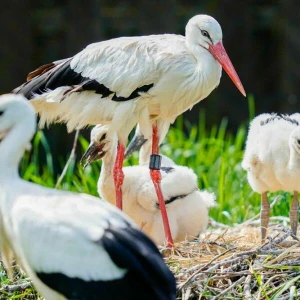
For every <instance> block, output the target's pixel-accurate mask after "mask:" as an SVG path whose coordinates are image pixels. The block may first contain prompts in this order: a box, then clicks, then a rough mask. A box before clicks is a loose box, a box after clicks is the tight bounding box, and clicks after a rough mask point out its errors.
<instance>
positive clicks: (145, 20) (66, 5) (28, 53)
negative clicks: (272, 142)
mask: <svg viewBox="0 0 300 300" xmlns="http://www.w3.org/2000/svg"><path fill="white" fill-rule="evenodd" d="M299 9H300V2H299V1H297V0H243V1H238V0H202V1H190V0H181V1H175V0H168V1H153V0H148V1H133V0H127V1H116V0H109V1H108V0H84V1H83V0H76V1H74V0H73V1H71V0H59V1H58V0H44V1H37V0H22V1H20V0H1V11H0V20H1V24H0V36H1V46H0V70H1V71H0V93H6V92H9V91H11V90H12V89H13V88H14V87H16V86H18V85H20V84H21V83H22V82H24V81H25V78H26V75H27V73H28V72H29V71H31V70H33V69H35V68H36V67H38V66H40V65H41V64H44V63H48V62H51V61H53V60H57V59H61V58H65V57H69V56H72V55H74V54H75V53H77V52H78V51H80V50H81V49H82V48H84V47H85V46H86V45H87V44H89V43H92V42H95V41H101V40H105V39H109V38H114V37H118V36H125V35H128V36H130V35H143V34H151V33H153V34H155V33H178V34H184V29H185V25H186V23H187V21H188V20H189V19H190V18H191V17H192V16H194V15H196V14H209V15H212V16H213V17H215V18H216V19H217V20H218V21H219V23H220V24H221V26H222V29H223V35H224V40H223V41H224V45H225V48H226V49H227V52H228V54H229V56H230V58H231V60H232V62H233V64H234V66H235V68H236V70H237V72H238V74H239V76H240V78H241V80H242V82H243V85H244V87H245V89H246V91H247V92H248V93H252V94H253V95H254V98H255V102H256V113H260V112H271V111H278V112H285V113H289V112H295V111H298V110H299V107H300V104H299V91H300V84H299V82H298V81H299V78H300V76H299V72H300V68H299V65H300V56H299V55H298V52H299V46H300V32H299V28H300V17H299ZM199 110H205V112H206V122H207V124H208V126H211V125H213V124H219V123H220V120H221V119H222V118H223V117H227V118H228V129H229V130H230V131H232V132H236V131H237V128H238V127H239V125H240V124H241V123H243V122H244V121H245V120H246V119H247V118H248V103H247V100H246V99H245V98H243V97H242V96H241V95H240V94H239V92H238V90H237V89H236V88H235V86H234V85H233V83H232V82H231V80H230V79H229V78H228V76H227V75H226V74H223V78H222V80H221V84H220V86H219V87H218V88H217V89H216V90H215V91H213V92H212V93H211V95H210V96H209V97H208V98H207V99H205V101H202V102H201V103H199V104H198V105H196V106H195V107H194V108H193V110H192V111H190V112H187V113H185V114H184V119H185V120H189V121H190V122H192V123H194V124H197V123H198V121H199V120H198V118H199ZM84 134H85V135H87V132H85V133H84ZM46 135H47V137H48V139H49V142H50V145H51V149H52V151H53V154H54V155H55V156H57V155H58V154H62V155H63V156H66V155H67V153H68V152H69V151H70V148H71V145H72V139H73V136H72V135H68V134H67V133H66V130H65V128H64V126H59V127H57V126H56V127H52V128H51V130H50V132H49V131H47V132H46Z"/></svg>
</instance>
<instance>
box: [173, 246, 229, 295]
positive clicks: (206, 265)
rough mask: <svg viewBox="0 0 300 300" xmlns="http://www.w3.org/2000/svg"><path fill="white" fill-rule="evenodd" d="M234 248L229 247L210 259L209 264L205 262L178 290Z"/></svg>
mask: <svg viewBox="0 0 300 300" xmlns="http://www.w3.org/2000/svg"><path fill="white" fill-rule="evenodd" d="M231 250H232V249H228V250H226V251H224V252H222V253H221V254H219V255H217V256H215V257H214V258H213V259H212V260H210V261H209V262H208V263H207V264H205V265H204V266H203V267H202V268H200V269H199V270H197V271H196V272H195V273H193V274H192V275H191V276H190V277H189V278H188V279H187V280H186V281H185V282H184V283H182V284H181V286H179V287H178V290H177V291H178V292H179V291H180V290H181V289H182V288H183V287H184V286H186V285H187V284H188V283H189V282H190V281H191V280H192V279H193V278H194V277H195V276H196V275H197V274H199V273H200V272H201V271H202V270H204V269H205V268H206V267H208V266H209V265H210V264H212V263H213V262H214V261H215V260H217V259H218V258H220V257H222V256H223V255H225V254H226V253H228V252H229V251H231Z"/></svg>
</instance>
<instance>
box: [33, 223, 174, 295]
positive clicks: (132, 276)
mask: <svg viewBox="0 0 300 300" xmlns="http://www.w3.org/2000/svg"><path fill="white" fill-rule="evenodd" d="M98 243H99V245H100V246H101V247H104V249H105V250H106V251H107V253H108V254H109V256H110V258H111V259H112V260H113V262H114V263H115V264H116V265H117V266H119V267H120V268H123V269H127V270H128V271H127V272H126V273H125V275H124V277H123V278H121V279H116V280H110V281H103V280H102V281H100V280H99V281H84V280H82V279H80V278H70V277H68V276H66V275H64V274H61V273H37V276H38V277H39V278H40V279H41V280H42V281H43V282H44V283H45V284H46V285H48V286H49V287H51V288H52V289H54V290H56V291H58V292H59V293H61V294H63V295H64V296H65V297H66V298H68V299H80V300H84V299H86V300H88V299H89V300H90V299H91V300H93V299H95V300H96V299H114V300H115V299H125V300H127V299H128V300H129V299H130V300H131V299H143V300H156V299H157V300H174V299H175V298H176V297H175V294H176V283H175V279H174V276H173V275H172V273H171V272H170V270H169V269H168V267H167V266H166V265H165V263H164V261H163V259H162V257H161V254H160V253H159V251H158V250H157V248H156V246H155V245H154V243H153V242H152V241H151V240H150V239H149V238H148V237H146V236H145V235H144V234H143V233H142V232H140V231H139V230H137V229H135V228H133V227H131V226H130V225H129V226H128V227H126V228H114V227H112V226H111V227H109V228H108V229H106V231H105V233H104V235H103V237H102V238H101V240H100V241H99V242H98Z"/></svg>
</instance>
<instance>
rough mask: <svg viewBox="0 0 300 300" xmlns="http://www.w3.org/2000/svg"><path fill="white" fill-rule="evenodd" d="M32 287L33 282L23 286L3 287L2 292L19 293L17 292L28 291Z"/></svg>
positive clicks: (22, 284)
mask: <svg viewBox="0 0 300 300" xmlns="http://www.w3.org/2000/svg"><path fill="white" fill-rule="evenodd" d="M30 286H31V282H24V283H21V284H13V285H3V286H2V288H1V290H3V291H6V292H9V293H13V292H17V291H23V290H26V289H27V288H29V287H30Z"/></svg>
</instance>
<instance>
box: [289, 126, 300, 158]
mask: <svg viewBox="0 0 300 300" xmlns="http://www.w3.org/2000/svg"><path fill="white" fill-rule="evenodd" d="M289 144H290V148H291V149H294V150H295V151H296V152H297V153H298V154H299V155H300V126H297V127H296V128H295V129H294V130H293V131H292V132H291V135H290V140H289Z"/></svg>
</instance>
